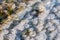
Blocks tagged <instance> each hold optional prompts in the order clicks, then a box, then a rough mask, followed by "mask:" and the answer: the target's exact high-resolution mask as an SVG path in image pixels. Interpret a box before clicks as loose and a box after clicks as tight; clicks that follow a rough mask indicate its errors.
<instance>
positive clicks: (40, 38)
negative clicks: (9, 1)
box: [0, 0, 60, 40]
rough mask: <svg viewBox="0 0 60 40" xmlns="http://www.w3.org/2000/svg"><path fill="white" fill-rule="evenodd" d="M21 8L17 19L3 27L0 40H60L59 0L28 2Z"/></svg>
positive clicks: (33, 0)
mask: <svg viewBox="0 0 60 40" xmlns="http://www.w3.org/2000/svg"><path fill="white" fill-rule="evenodd" d="M15 1H16V0H15ZM1 2H2V1H1V0H0V3H1ZM17 2H22V0H17ZM23 6H26V7H25V9H23V10H22V11H21V12H19V13H18V14H16V15H14V16H18V18H17V19H15V20H12V21H11V22H9V23H8V24H7V25H3V27H2V32H1V33H0V40H60V0H30V1H29V2H28V4H25V3H24V2H23ZM41 6H42V8H41ZM38 10H39V11H42V12H38Z"/></svg>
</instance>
